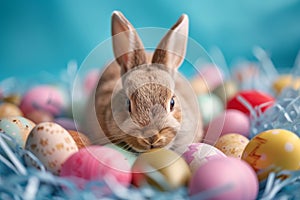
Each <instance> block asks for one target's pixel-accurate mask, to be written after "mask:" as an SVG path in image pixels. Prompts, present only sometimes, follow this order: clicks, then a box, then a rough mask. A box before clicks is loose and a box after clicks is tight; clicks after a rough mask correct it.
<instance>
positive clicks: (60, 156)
mask: <svg viewBox="0 0 300 200" xmlns="http://www.w3.org/2000/svg"><path fill="white" fill-rule="evenodd" d="M25 148H26V149H27V150H29V151H30V152H31V153H33V154H34V155H35V156H36V157H37V158H38V159H39V160H40V161H41V162H42V163H43V164H44V166H45V167H46V169H47V170H49V171H50V172H52V173H53V174H55V175H57V174H59V173H60V170H61V165H62V164H63V162H64V161H65V160H66V159H67V158H68V157H69V156H70V155H72V154H73V153H75V152H77V151H78V147H77V145H76V142H75V141H74V139H73V138H72V136H71V135H70V134H69V133H68V131H66V130H65V129H64V128H62V127H61V126H60V125H58V124H56V123H53V122H43V123H40V124H38V125H37V126H36V127H34V128H33V129H32V131H31V132H30V134H29V136H28V139H27V141H26V145H25ZM26 163H27V165H31V166H35V163H34V161H33V160H31V159H30V158H27V160H26Z"/></svg>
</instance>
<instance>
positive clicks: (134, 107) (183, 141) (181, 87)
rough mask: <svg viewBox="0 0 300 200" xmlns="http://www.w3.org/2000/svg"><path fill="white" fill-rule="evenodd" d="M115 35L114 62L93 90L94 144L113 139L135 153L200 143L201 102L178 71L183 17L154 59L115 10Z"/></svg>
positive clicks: (184, 29) (184, 27) (185, 26)
mask: <svg viewBox="0 0 300 200" xmlns="http://www.w3.org/2000/svg"><path fill="white" fill-rule="evenodd" d="M112 35H113V48H114V53H115V57H116V61H114V62H113V63H111V64H110V65H109V66H108V67H107V68H106V69H105V70H104V71H103V73H102V76H101V78H100V80H99V83H98V86H97V88H96V91H95V97H94V98H95V99H94V102H93V101H92V102H93V103H94V104H93V105H94V108H93V109H94V111H95V113H96V116H97V122H98V123H99V125H100V126H98V127H97V128H96V129H94V131H92V132H93V133H90V135H91V136H92V141H93V142H94V143H96V144H105V143H108V142H109V141H111V142H113V143H116V144H122V145H123V147H124V148H125V149H130V150H133V151H136V152H144V151H146V150H149V149H151V148H158V147H165V148H170V149H173V150H175V151H177V152H182V151H184V150H185V148H186V146H187V145H189V144H190V143H192V142H198V141H200V140H201V138H202V123H201V115H200V113H199V112H198V110H199V109H198V105H197V100H196V98H195V96H194V93H193V90H192V88H191V87H190V85H189V84H188V82H187V81H186V80H185V79H184V78H183V77H182V76H181V75H180V73H178V72H177V68H178V67H179V66H180V65H181V63H182V62H183V59H184V56H185V51H186V43H187V35H188V17H187V16H186V15H182V16H181V17H180V18H179V20H178V21H177V23H176V24H175V25H174V26H173V27H172V28H171V30H170V31H169V32H168V33H167V34H166V35H165V37H164V38H163V39H162V40H161V42H160V43H159V45H158V47H157V49H156V50H155V51H154V53H153V55H152V54H149V53H146V52H145V50H144V47H143V44H142V42H141V40H140V38H139V36H138V35H137V32H136V31H135V29H134V28H133V26H132V25H131V24H130V23H129V21H128V20H127V19H126V18H125V17H124V16H123V15H122V13H120V12H117V11H116V12H114V13H113V15H112ZM172 98H173V100H172ZM171 101H172V102H171ZM174 102H175V104H174V106H173V107H172V105H173V104H172V103H174ZM88 120H92V119H88ZM97 122H95V121H94V124H93V122H92V121H90V124H91V125H95V124H97Z"/></svg>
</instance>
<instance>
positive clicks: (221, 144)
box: [215, 133, 249, 158]
mask: <svg viewBox="0 0 300 200" xmlns="http://www.w3.org/2000/svg"><path fill="white" fill-rule="evenodd" d="M248 143H249V140H248V138H246V137H245V136H243V135H241V134H237V133H230V134H225V135H223V136H221V137H220V138H219V139H218V141H217V142H216V144H215V147H216V148H217V149H219V150H220V151H222V152H223V153H224V154H225V155H226V156H230V157H235V158H241V157H242V154H243V151H244V149H245V147H246V145H247V144H248Z"/></svg>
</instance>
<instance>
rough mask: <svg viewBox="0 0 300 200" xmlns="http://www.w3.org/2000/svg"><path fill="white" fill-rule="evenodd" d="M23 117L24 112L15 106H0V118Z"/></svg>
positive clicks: (4, 104) (5, 104)
mask: <svg viewBox="0 0 300 200" xmlns="http://www.w3.org/2000/svg"><path fill="white" fill-rule="evenodd" d="M17 116H23V113H22V111H21V110H20V109H19V108H18V106H16V105H15V104H12V103H8V102H4V103H1V104H0V118H2V117H17Z"/></svg>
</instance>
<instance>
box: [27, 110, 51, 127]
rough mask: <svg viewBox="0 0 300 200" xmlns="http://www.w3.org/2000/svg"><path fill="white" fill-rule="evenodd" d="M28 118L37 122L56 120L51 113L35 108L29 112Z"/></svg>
mask: <svg viewBox="0 0 300 200" xmlns="http://www.w3.org/2000/svg"><path fill="white" fill-rule="evenodd" d="M26 118H28V119H30V120H32V121H33V122H34V123H36V124H39V123H42V122H52V121H53V120H54V119H53V116H52V115H51V114H50V113H48V112H46V111H43V110H34V111H32V112H30V113H27V114H26Z"/></svg>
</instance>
